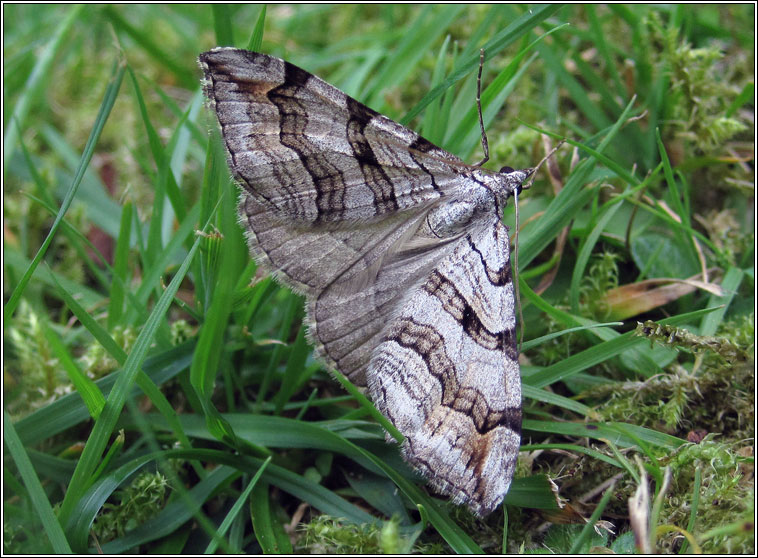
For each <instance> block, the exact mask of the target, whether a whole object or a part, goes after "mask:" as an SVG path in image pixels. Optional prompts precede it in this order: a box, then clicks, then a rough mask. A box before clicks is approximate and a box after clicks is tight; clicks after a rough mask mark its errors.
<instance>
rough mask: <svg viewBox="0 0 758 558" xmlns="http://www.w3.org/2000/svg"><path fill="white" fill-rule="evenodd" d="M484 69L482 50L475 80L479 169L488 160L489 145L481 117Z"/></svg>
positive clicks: (480, 50) (477, 165)
mask: <svg viewBox="0 0 758 558" xmlns="http://www.w3.org/2000/svg"><path fill="white" fill-rule="evenodd" d="M483 67H484V49H483V48H482V49H479V75H478V76H477V78H476V110H477V112H478V113H479V129H480V130H481V131H482V150H483V151H484V159H482V160H481V161H479V162H478V163H477V164H475V165H474V166H475V167H481V166H482V165H483V164H484V163H486V162H487V161H489V160H490V145H489V142H488V141H487V132H485V130H484V118H483V117H482V68H483Z"/></svg>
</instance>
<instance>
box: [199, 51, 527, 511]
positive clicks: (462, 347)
mask: <svg viewBox="0 0 758 558" xmlns="http://www.w3.org/2000/svg"><path fill="white" fill-rule="evenodd" d="M199 62H200V65H201V67H202V70H203V73H204V89H205V94H206V96H207V98H208V101H209V104H210V105H211V107H212V108H213V109H214V110H215V113H216V116H217V117H218V121H219V124H220V127H221V134H222V136H223V141H224V143H225V145H226V150H227V152H228V158H229V167H230V168H231V171H232V174H233V175H234V178H235V179H236V181H237V183H238V184H239V187H240V198H239V219H240V223H241V225H242V227H243V228H244V230H245V231H246V235H247V240H248V244H249V247H250V251H251V254H252V256H253V257H254V258H255V259H256V260H257V261H258V262H259V264H261V265H263V266H265V268H266V269H268V270H270V271H271V272H272V273H273V274H274V275H275V277H276V278H277V279H279V280H280V281H281V282H282V283H284V284H285V285H287V286H289V287H291V288H292V289H293V290H295V291H297V292H298V293H302V294H303V295H305V298H306V300H307V308H306V312H307V319H308V326H309V335H310V339H311V341H312V342H313V344H314V346H315V348H316V352H317V355H318V356H319V357H320V358H321V359H322V360H323V361H324V362H325V363H326V364H327V365H328V366H330V367H333V368H335V369H337V370H339V371H340V372H341V373H342V374H344V375H345V376H347V377H348V378H349V379H350V381H352V382H353V383H354V384H356V385H358V386H362V387H366V388H367V390H368V393H369V395H370V397H371V398H372V400H373V402H374V404H375V405H376V406H377V408H378V409H379V410H380V411H381V412H382V413H383V414H384V415H385V416H386V417H387V418H388V419H389V420H390V421H391V422H392V424H394V425H395V427H396V428H397V429H398V430H399V431H400V432H401V433H402V434H403V436H404V437H405V441H404V443H403V444H402V448H401V450H402V453H403V456H404V458H405V460H406V461H407V462H408V463H409V464H410V465H412V466H413V467H414V468H415V469H416V470H417V471H418V472H420V473H421V474H422V475H423V476H424V477H426V478H427V479H428V481H429V484H430V485H431V487H432V488H434V489H435V490H436V491H438V492H440V493H442V494H445V495H449V496H450V497H451V498H452V499H453V501H454V502H455V503H459V504H461V503H463V504H466V505H468V507H469V508H470V509H471V510H472V511H473V512H474V513H476V514H477V515H486V514H488V513H490V512H491V511H493V510H494V509H495V508H496V507H497V506H498V505H499V504H500V503H501V502H502V500H503V497H504V496H505V494H506V492H507V491H508V488H509V486H510V484H511V480H512V478H513V472H514V468H515V465H516V458H517V455H518V450H519V445H520V441H521V379H520V374H519V365H518V351H517V348H516V336H515V326H516V319H515V313H514V288H513V280H512V277H511V266H510V253H509V250H510V248H509V238H508V229H507V228H506V227H505V225H503V224H502V223H501V221H500V216H501V214H502V211H503V208H504V207H505V204H506V202H507V200H508V198H509V197H510V196H511V195H512V194H514V192H517V191H518V190H520V188H521V187H522V183H523V182H524V181H525V180H526V179H527V178H528V177H529V176H530V175H531V174H532V172H533V169H526V170H513V169H511V168H509V167H504V168H503V169H501V171H500V172H491V171H488V170H485V169H484V168H481V167H480V166H478V165H467V164H466V163H464V162H463V161H461V160H460V159H459V158H458V157H456V156H455V155H452V154H450V153H448V152H446V151H445V150H443V149H441V148H439V147H437V146H435V145H433V144H432V143H431V142H429V141H427V140H426V139H424V138H423V137H421V136H420V135H418V134H417V133H415V132H413V131H411V130H409V129H408V128H406V127H404V126H402V125H400V124H398V123H397V122H394V121H393V120H391V119H389V118H387V117H385V116H382V115H381V114H379V113H378V112H376V111H374V110H372V109H370V108H368V107H367V106H365V105H363V104H361V103H360V102H358V101H356V100H355V99H353V98H351V97H349V96H348V95H346V94H345V93H343V92H342V91H340V90H339V89H337V88H335V87H333V86H331V85H329V84H328V83H326V82H325V81H323V80H321V79H319V78H318V77H316V76H314V75H312V74H310V73H308V72H307V71H305V70H303V69H301V68H298V67H297V66H295V65H293V64H290V63H289V62H286V61H284V60H281V59H279V58H274V57H273V56H269V55H266V54H260V53H255V52H249V51H245V50H238V49H233V48H216V49H213V50H211V51H209V52H206V53H203V54H201V55H200V58H199ZM388 438H389V436H388Z"/></svg>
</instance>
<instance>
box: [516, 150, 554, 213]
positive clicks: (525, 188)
mask: <svg viewBox="0 0 758 558" xmlns="http://www.w3.org/2000/svg"><path fill="white" fill-rule="evenodd" d="M564 143H566V140H565V138H564V139H562V140H561V141H559V142H558V145H556V146H555V147H553V148H552V149H551V150H550V153H548V154H547V155H545V156H544V157H543V158H542V160H541V161H540V162H539V163H537V166H536V167H534V172H533V173H532V179H531V180H530V181H529V184H528V185H527V186H522V187H521V189H522V190H528V189H529V188H531V187H532V184H534V180H535V179H536V178H537V171H539V170H540V167H541V166H542V165H544V164H545V161H547V160H548V159H549V158H550V157H552V156H553V153H555V152H556V151H558V150H559V149H560V148H561V146H562V145H563V144H564ZM516 210H517V211H518V207H517V208H516Z"/></svg>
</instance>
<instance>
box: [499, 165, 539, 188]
mask: <svg viewBox="0 0 758 558" xmlns="http://www.w3.org/2000/svg"><path fill="white" fill-rule="evenodd" d="M535 170H536V169H522V170H515V169H514V168H513V167H503V168H502V169H500V174H504V175H506V176H507V177H508V182H510V183H515V187H514V190H517V191H518V193H519V194H520V193H521V190H528V189H529V187H530V186H531V185H532V184H531V182H530V183H529V184H524V181H526V180H527V179H528V178H529V177H530V176H532V175H533V174H534V172H535Z"/></svg>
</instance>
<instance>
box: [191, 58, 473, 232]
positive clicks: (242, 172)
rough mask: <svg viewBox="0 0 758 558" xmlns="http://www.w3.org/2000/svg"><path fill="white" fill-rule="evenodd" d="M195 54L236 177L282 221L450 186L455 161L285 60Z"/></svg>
mask: <svg viewBox="0 0 758 558" xmlns="http://www.w3.org/2000/svg"><path fill="white" fill-rule="evenodd" d="M199 60H200V65H201V66H202V68H203V72H204V74H205V93H206V97H207V98H208V99H209V100H210V102H211V104H212V105H213V108H214V109H215V112H216V114H217V116H218V120H219V123H220V125H221V130H222V135H223V139H224V142H225V144H226V148H227V152H228V153H229V154H230V157H229V163H230V167H231V169H232V172H233V174H234V176H235V178H236V179H237V181H238V183H239V184H240V185H241V186H242V187H244V188H245V190H246V191H248V192H249V193H250V194H251V195H253V196H254V197H255V198H256V199H257V200H258V201H260V202H261V203H263V204H265V205H267V206H269V207H270V209H272V210H274V211H275V212H276V213H279V214H280V216H281V218H285V219H287V220H289V221H295V222H297V223H300V224H302V225H306V224H309V223H316V224H318V226H320V227H323V226H324V225H326V224H329V223H336V224H338V225H339V226H344V224H345V223H348V222H350V221H359V222H365V221H366V220H372V219H376V218H377V217H381V216H383V215H394V214H396V213H397V212H402V211H405V210H408V209H411V210H418V208H419V206H423V205H425V204H428V203H431V202H433V201H434V200H436V199H438V198H439V197H440V196H441V192H442V191H452V190H454V189H455V188H456V186H457V178H458V174H457V172H456V169H455V165H462V164H463V163H462V162H461V161H460V159H458V158H457V157H455V156H454V155H452V154H450V153H447V152H446V151H444V150H442V149H440V148H438V147H436V146H435V145H433V144H432V143H430V142H429V141H427V140H425V139H424V138H422V137H421V136H419V135H418V134H417V133H416V132H413V131H412V130H409V129H408V128H406V127H405V126H402V125H400V124H398V123H397V122H394V121H393V120H391V119H389V118H387V117H385V116H382V115H381V114H379V113H377V112H376V111H374V110H372V109H370V108H369V107H367V106H366V105H364V104H362V103H360V102H358V101H356V100H355V99H352V98H351V97H349V96H347V95H345V94H344V93H343V92H341V91H340V90H339V89H337V88H336V87H334V86H332V85H330V84H328V83H326V82H325V81H323V80H322V79H320V78H318V77H316V76H314V75H312V74H310V73H308V72H306V71H304V70H302V69H300V68H298V67H297V66H295V65H293V64H290V63H289V62H285V61H283V60H280V59H279V58H275V57H273V56H268V55H266V54H260V53H254V52H249V51H245V50H238V49H232V48H217V49H214V50H211V51H209V52H206V53H204V54H201V55H200V59H199Z"/></svg>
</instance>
